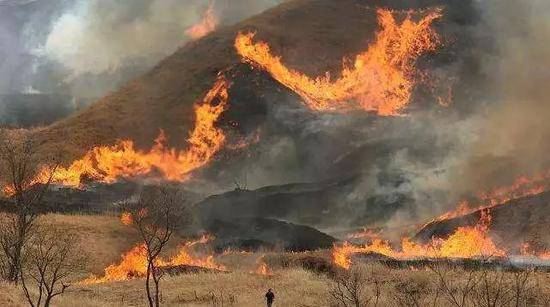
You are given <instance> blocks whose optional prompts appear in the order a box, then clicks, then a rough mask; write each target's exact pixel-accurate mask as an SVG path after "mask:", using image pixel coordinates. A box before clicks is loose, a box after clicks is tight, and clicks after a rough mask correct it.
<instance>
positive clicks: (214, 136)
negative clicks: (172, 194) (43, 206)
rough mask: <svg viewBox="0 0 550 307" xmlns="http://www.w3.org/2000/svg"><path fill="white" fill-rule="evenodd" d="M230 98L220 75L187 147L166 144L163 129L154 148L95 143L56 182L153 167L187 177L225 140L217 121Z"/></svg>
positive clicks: (102, 178)
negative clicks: (169, 146) (177, 147)
mask: <svg viewBox="0 0 550 307" xmlns="http://www.w3.org/2000/svg"><path fill="white" fill-rule="evenodd" d="M228 98H229V96H228V82H227V81H226V80H225V79H224V78H219V79H218V80H217V81H216V83H215V84H214V86H213V87H212V89H210V90H209V91H208V93H207V94H206V96H205V97H204V99H203V101H202V102H201V103H198V104H196V105H195V128H194V130H193V131H192V132H191V135H190V136H189V138H188V140H187V141H188V144H189V147H188V148H187V150H183V151H177V150H176V149H173V148H166V145H165V143H166V138H165V136H164V133H163V132H162V131H161V133H160V135H159V137H158V138H157V139H156V140H155V145H154V146H153V148H152V149H151V150H150V151H142V150H138V149H135V147H134V143H133V141H131V140H125V141H120V142H119V143H118V144H116V145H113V146H98V147H94V148H92V149H91V150H90V151H88V152H87V153H86V154H85V155H84V157H83V158H81V159H79V160H76V161H74V162H73V163H72V164H71V165H69V166H68V167H66V168H65V167H59V168H58V169H57V170H56V171H55V173H54V174H53V179H52V182H53V183H55V184H60V185H64V186H70V187H80V186H81V185H82V183H83V181H84V180H85V179H86V178H88V179H92V180H94V181H97V182H103V183H113V182H115V181H116V180H117V179H119V178H132V177H136V176H142V175H147V174H150V173H152V171H153V170H156V171H158V172H160V174H161V178H163V179H167V180H180V181H183V180H186V179H188V178H189V175H190V173H191V172H192V171H194V170H196V169H197V168H200V167H202V166H204V165H206V164H207V163H208V162H210V160H211V159H212V158H213V156H214V155H215V154H216V153H217V152H218V151H219V150H220V149H221V148H222V146H223V145H224V144H225V140H226V137H225V134H224V132H223V131H222V130H221V129H219V128H217V127H216V126H215V124H216V121H217V120H218V118H219V117H220V115H221V114H222V112H223V111H224V110H225V109H226V107H227V100H228ZM216 103H217V104H216ZM47 174H48V172H47V171H46V169H42V170H41V171H40V172H39V173H38V176H37V177H36V178H35V179H34V181H35V183H43V182H46V181H47V180H48V176H47ZM4 193H5V194H6V195H12V194H13V189H12V188H11V187H10V186H7V187H5V188H4Z"/></svg>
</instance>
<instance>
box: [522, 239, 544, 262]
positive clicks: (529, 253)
mask: <svg viewBox="0 0 550 307" xmlns="http://www.w3.org/2000/svg"><path fill="white" fill-rule="evenodd" d="M520 252H521V255H522V256H526V257H536V258H538V259H540V260H549V261H550V251H548V250H543V251H535V250H534V249H533V248H532V247H531V245H530V244H529V243H524V244H522V245H521V249H520Z"/></svg>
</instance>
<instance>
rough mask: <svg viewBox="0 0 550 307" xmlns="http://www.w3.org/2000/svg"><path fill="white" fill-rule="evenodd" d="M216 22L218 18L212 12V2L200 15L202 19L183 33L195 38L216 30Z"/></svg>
mask: <svg viewBox="0 0 550 307" xmlns="http://www.w3.org/2000/svg"><path fill="white" fill-rule="evenodd" d="M218 23H219V21H218V18H217V17H216V13H215V12H214V4H213V3H210V5H209V6H208V9H207V10H206V12H205V13H204V16H203V17H202V20H201V21H200V22H199V23H198V24H196V25H194V26H192V27H190V28H188V29H187V30H185V34H186V35H187V36H189V37H191V38H192V39H194V40H196V39H199V38H202V37H204V36H206V35H207V34H208V33H210V32H212V31H214V30H216V28H217V27H218Z"/></svg>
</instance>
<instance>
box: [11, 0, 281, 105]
mask: <svg viewBox="0 0 550 307" xmlns="http://www.w3.org/2000/svg"><path fill="white" fill-rule="evenodd" d="M278 2H280V1H279V0H215V1H213V3H214V6H215V10H216V14H217V15H219V17H220V19H221V20H222V23H228V22H234V21H235V20H239V19H242V18H245V17H247V16H250V15H252V14H256V13H258V12H261V11H262V10H265V9H266V8H268V7H270V6H273V5H275V4H277V3H278ZM209 3H210V2H209V0H0V94H7V93H21V92H31V93H39V92H41V93H61V94H66V95H70V96H73V97H76V98H83V99H89V100H92V99H95V98H97V97H100V96H102V95H103V94H104V93H105V92H106V91H109V90H112V89H113V88H115V87H117V86H119V85H121V84H122V83H124V82H126V81H127V80H128V79H131V78H133V77H135V76H137V75H139V74H141V73H143V72H145V71H146V70H147V69H149V68H150V67H151V66H153V65H154V64H156V63H157V62H158V61H159V60H160V59H162V58H164V57H166V56H167V55H169V54H171V53H172V52H174V51H175V49H176V48H177V47H179V46H181V45H182V44H184V43H185V42H186V41H187V40H188V39H189V38H188V37H187V36H186V35H185V29H186V28H187V27H189V26H190V25H193V24H195V23H197V22H198V21H199V20H200V19H201V17H202V15H203V14H204V11H205V10H206V8H207V7H208V5H209Z"/></svg>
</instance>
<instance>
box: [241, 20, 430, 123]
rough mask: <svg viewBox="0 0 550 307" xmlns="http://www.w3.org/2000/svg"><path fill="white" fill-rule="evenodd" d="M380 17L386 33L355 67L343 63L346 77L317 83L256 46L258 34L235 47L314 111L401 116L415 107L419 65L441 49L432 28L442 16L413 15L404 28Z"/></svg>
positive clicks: (245, 36)
mask: <svg viewBox="0 0 550 307" xmlns="http://www.w3.org/2000/svg"><path fill="white" fill-rule="evenodd" d="M377 13H378V22H379V24H380V26H381V30H380V31H379V32H378V33H377V34H376V38H375V41H374V43H372V44H371V45H370V46H369V48H368V49H367V50H366V51H365V52H363V53H360V54H359V55H357V56H356V58H355V61H354V63H353V64H352V65H346V64H344V65H343V70H342V74H341V77H340V78H338V79H334V80H333V79H332V78H331V77H330V75H328V73H327V76H324V77H317V78H315V79H313V78H310V77H309V76H306V75H304V74H303V73H301V72H299V71H296V70H294V69H291V68H288V67H287V66H286V65H285V64H283V61H282V59H281V58H280V57H278V56H275V55H273V54H272V52H271V49H270V47H269V45H268V44H267V43H265V42H254V36H255V33H240V34H239V35H238V36H237V38H236V40H235V47H236V49H237V52H238V53H239V55H241V57H242V58H243V59H244V60H245V61H247V62H249V63H251V64H253V65H255V66H258V67H260V68H261V69H264V70H265V71H267V72H268V73H270V74H271V76H273V78H274V79H276V80H277V81H279V82H280V83H281V84H283V85H284V86H286V87H288V88H289V89H291V90H293V91H294V92H296V93H297V94H298V95H300V96H301V97H302V98H303V99H304V103H305V105H306V106H307V107H309V108H310V109H312V110H316V111H331V112H347V111H351V110H367V111H375V112H376V113H378V114H379V115H384V116H388V115H398V114H399V113H400V112H401V111H402V110H403V109H404V108H405V107H406V106H407V105H408V103H409V102H410V98H411V93H412V89H413V88H414V86H415V85H416V82H417V80H416V79H415V78H416V75H417V73H418V72H417V71H416V69H415V62H416V60H417V59H418V58H419V57H420V55H422V54H423V53H425V52H428V51H433V50H435V49H436V48H437V46H438V45H439V44H440V43H439V39H438V37H437V34H436V33H435V32H434V31H433V30H432V29H431V25H432V23H433V22H434V21H435V20H437V19H438V18H439V17H441V12H440V11H439V10H434V11H431V12H428V13H427V14H426V15H425V16H424V17H423V18H421V19H420V20H419V21H413V18H412V15H413V12H409V14H408V16H407V17H406V18H405V20H404V21H403V22H401V23H398V22H397V21H396V19H395V17H394V15H393V12H391V11H389V10H386V9H378V11H377ZM414 14H417V12H414ZM344 63H346V61H344Z"/></svg>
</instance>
